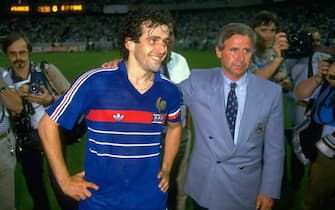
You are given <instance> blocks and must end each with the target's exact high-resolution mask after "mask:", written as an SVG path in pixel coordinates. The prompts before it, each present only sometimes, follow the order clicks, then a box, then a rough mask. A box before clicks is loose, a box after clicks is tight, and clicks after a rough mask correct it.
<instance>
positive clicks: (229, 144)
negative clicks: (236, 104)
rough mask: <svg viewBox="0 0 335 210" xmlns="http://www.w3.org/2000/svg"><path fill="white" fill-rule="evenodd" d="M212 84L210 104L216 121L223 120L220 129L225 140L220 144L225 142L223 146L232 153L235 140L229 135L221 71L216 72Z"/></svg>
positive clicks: (209, 95) (209, 96)
mask: <svg viewBox="0 0 335 210" xmlns="http://www.w3.org/2000/svg"><path fill="white" fill-rule="evenodd" d="M212 84H213V85H212V88H213V89H212V90H211V91H210V92H213V94H210V92H208V93H209V94H208V96H207V97H208V101H212V102H213V104H211V105H210V110H211V115H212V116H213V117H216V118H218V120H216V122H221V128H222V130H221V131H218V132H220V133H221V135H222V136H224V140H223V141H222V142H220V144H223V145H222V147H221V148H225V149H227V151H225V152H226V153H231V152H232V151H233V148H234V140H233V138H232V137H231V135H229V133H230V131H229V128H228V122H227V119H226V110H225V94H224V81H223V76H222V72H221V71H217V72H215V75H214V77H213V81H212ZM227 134H228V135H227ZM220 153H221V152H220Z"/></svg>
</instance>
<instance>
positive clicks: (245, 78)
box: [222, 72, 249, 88]
mask: <svg viewBox="0 0 335 210" xmlns="http://www.w3.org/2000/svg"><path fill="white" fill-rule="evenodd" d="M222 76H223V83H224V86H225V87H226V86H229V85H230V83H232V82H235V83H236V84H237V88H239V87H245V86H246V85H247V82H248V78H249V72H245V73H244V75H243V76H242V77H241V78H240V79H239V80H237V81H232V80H230V79H228V78H227V77H226V76H225V75H224V74H223V72H222Z"/></svg>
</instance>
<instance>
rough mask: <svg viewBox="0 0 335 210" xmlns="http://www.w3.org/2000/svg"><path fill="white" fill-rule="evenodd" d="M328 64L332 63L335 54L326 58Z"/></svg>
mask: <svg viewBox="0 0 335 210" xmlns="http://www.w3.org/2000/svg"><path fill="white" fill-rule="evenodd" d="M327 62H328V63H329V64H333V63H334V62H335V55H332V56H331V57H330V58H328V59H327Z"/></svg>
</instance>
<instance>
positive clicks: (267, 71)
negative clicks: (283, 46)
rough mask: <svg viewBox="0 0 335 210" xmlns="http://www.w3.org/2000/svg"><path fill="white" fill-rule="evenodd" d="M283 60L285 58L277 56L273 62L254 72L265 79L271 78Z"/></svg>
mask: <svg viewBox="0 0 335 210" xmlns="http://www.w3.org/2000/svg"><path fill="white" fill-rule="evenodd" d="M282 62H283V58H275V59H274V60H273V61H272V62H271V63H269V64H267V65H266V66H264V67H263V68H260V69H258V70H256V71H255V72H254V73H255V74H256V75H257V76H259V77H262V78H263V79H269V78H271V77H272V76H273V75H274V74H275V72H276V71H277V69H278V68H279V66H280V64H281V63H282Z"/></svg>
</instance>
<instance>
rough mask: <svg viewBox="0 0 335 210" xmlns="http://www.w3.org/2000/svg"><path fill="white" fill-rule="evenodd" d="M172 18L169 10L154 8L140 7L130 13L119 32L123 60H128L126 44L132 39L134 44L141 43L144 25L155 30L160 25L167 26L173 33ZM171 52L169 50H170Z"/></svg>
mask: <svg viewBox="0 0 335 210" xmlns="http://www.w3.org/2000/svg"><path fill="white" fill-rule="evenodd" d="M172 22H173V21H172V17H171V16H170V13H169V12H168V11H167V10H154V9H152V8H144V7H140V8H138V9H136V10H133V11H131V12H129V14H128V15H127V17H126V18H125V19H124V22H123V24H122V25H121V29H120V32H119V38H118V45H119V47H120V54H121V57H122V59H123V60H128V56H129V51H128V49H127V48H126V47H125V42H126V40H127V39H130V40H132V41H134V42H139V39H140V37H141V36H142V33H143V31H142V30H143V28H142V25H143V23H147V24H148V25H147V27H149V28H155V27H157V26H160V25H167V26H168V27H169V31H170V37H171V33H172V30H173V29H172V25H173V24H172ZM168 50H169V49H168Z"/></svg>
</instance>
